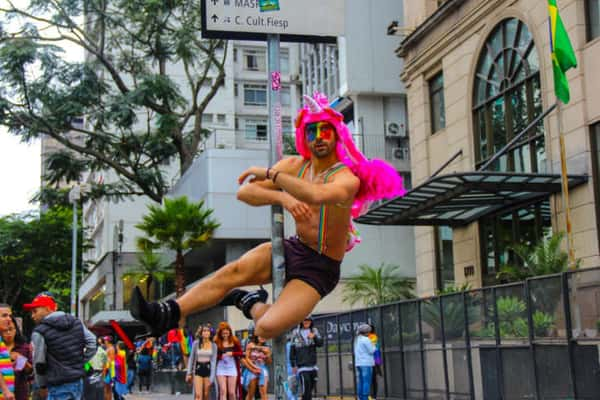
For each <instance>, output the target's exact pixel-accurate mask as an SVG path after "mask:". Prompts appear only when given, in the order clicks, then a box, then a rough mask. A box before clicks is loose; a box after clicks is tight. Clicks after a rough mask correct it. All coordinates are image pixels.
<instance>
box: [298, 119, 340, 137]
mask: <svg viewBox="0 0 600 400" xmlns="http://www.w3.org/2000/svg"><path fill="white" fill-rule="evenodd" d="M334 132H335V130H334V128H333V126H331V124H329V123H327V122H313V123H312V124H307V125H306V127H305V128H304V134H305V135H306V140H307V141H308V142H314V141H315V140H317V138H320V139H321V140H331V138H333V133H334Z"/></svg>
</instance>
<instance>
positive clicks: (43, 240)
mask: <svg viewBox="0 0 600 400" xmlns="http://www.w3.org/2000/svg"><path fill="white" fill-rule="evenodd" d="M72 218H73V214H72V212H71V210H70V209H68V208H55V209H50V210H48V211H46V212H44V213H43V214H35V213H30V214H25V215H9V216H5V217H1V218H0V302H4V303H8V304H11V305H12V306H13V308H14V309H15V311H16V312H20V311H21V309H22V305H23V304H24V303H26V302H29V301H31V299H32V298H33V297H34V296H35V295H36V294H37V293H39V292H41V291H44V290H48V291H50V292H52V293H53V294H54V295H55V296H56V297H57V300H58V302H59V304H60V306H61V307H62V309H63V310H65V309H66V310H68V309H69V303H70V302H69V297H70V295H71V251H72V247H71V246H72V241H71V240H72ZM81 239H82V235H81V229H80V230H79V239H78V243H80V244H81V243H82V242H81ZM81 249H82V247H80V249H79V250H78V252H77V254H78V255H79V262H78V265H81V253H82V250H81ZM83 249H85V247H83ZM77 273H78V275H79V274H80V273H81V268H78V271H77ZM65 307H66V308H65Z"/></svg>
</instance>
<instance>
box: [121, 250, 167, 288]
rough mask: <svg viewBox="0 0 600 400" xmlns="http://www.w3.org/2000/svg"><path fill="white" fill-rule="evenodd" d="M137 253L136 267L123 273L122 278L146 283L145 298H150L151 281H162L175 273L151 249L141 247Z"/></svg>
mask: <svg viewBox="0 0 600 400" xmlns="http://www.w3.org/2000/svg"><path fill="white" fill-rule="evenodd" d="M141 250H142V251H143V252H142V253H141V254H139V255H138V268H137V269H133V270H129V271H127V272H126V273H124V274H123V278H130V279H133V281H134V282H140V281H143V282H145V284H146V298H147V299H150V287H151V286H152V283H153V282H155V281H156V282H160V283H162V282H164V281H165V280H167V279H169V278H173V277H174V276H175V274H174V273H173V271H171V267H170V266H169V265H168V264H163V262H162V257H161V256H160V254H157V253H155V252H154V251H153V250H152V249H141Z"/></svg>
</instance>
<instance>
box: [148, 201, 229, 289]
mask: <svg viewBox="0 0 600 400" xmlns="http://www.w3.org/2000/svg"><path fill="white" fill-rule="evenodd" d="M148 210H149V213H148V214H147V215H145V216H144V217H143V219H142V222H141V223H140V224H137V225H136V228H138V229H140V230H141V231H143V232H144V233H145V234H146V236H147V237H144V238H138V246H139V247H140V248H149V249H155V248H158V247H164V248H167V249H170V250H173V251H175V253H176V255H175V292H176V295H177V297H180V296H181V295H183V293H184V292H185V269H184V260H183V252H184V250H189V249H193V248H197V247H201V246H203V245H204V244H206V242H208V241H209V240H210V238H211V237H212V234H213V232H214V231H215V229H217V228H218V227H219V224H218V223H217V222H216V221H215V220H213V219H212V218H210V215H211V214H212V212H213V210H212V209H210V208H204V201H200V202H198V203H194V202H190V201H189V200H188V199H187V197H185V196H182V197H178V198H176V199H169V198H164V202H163V205H162V206H156V205H150V206H149V207H148Z"/></svg>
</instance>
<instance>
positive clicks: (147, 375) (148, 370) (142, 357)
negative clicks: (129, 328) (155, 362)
mask: <svg viewBox="0 0 600 400" xmlns="http://www.w3.org/2000/svg"><path fill="white" fill-rule="evenodd" d="M137 374H138V387H139V389H140V392H141V391H142V386H146V390H147V391H150V379H151V377H152V345H151V344H150V346H148V345H146V343H144V345H143V346H142V348H141V350H140V353H139V354H138V356H137Z"/></svg>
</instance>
